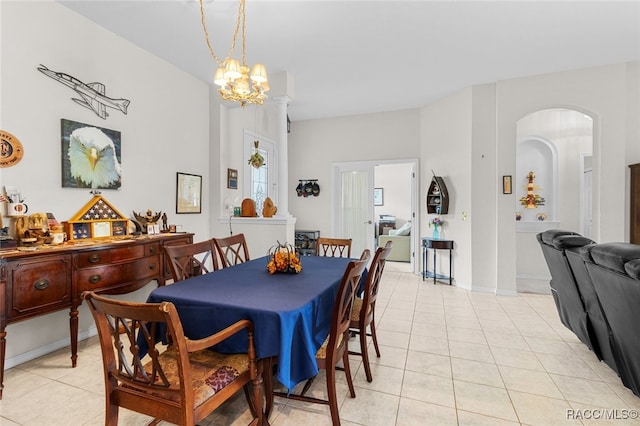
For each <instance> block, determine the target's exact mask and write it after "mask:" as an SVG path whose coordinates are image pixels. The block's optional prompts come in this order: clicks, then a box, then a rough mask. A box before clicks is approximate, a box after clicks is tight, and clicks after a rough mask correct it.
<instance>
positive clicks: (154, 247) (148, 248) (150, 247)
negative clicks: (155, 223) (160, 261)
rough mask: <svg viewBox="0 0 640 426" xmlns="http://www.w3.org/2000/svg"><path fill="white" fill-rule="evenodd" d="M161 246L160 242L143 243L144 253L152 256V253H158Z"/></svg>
mask: <svg viewBox="0 0 640 426" xmlns="http://www.w3.org/2000/svg"><path fill="white" fill-rule="evenodd" d="M161 250H162V247H161V246H160V243H151V244H145V245H144V255H145V256H153V255H154V254H160V251H161Z"/></svg>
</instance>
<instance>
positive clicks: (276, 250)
mask: <svg viewBox="0 0 640 426" xmlns="http://www.w3.org/2000/svg"><path fill="white" fill-rule="evenodd" d="M267 271H268V272H269V273H270V274H275V273H276V272H288V273H292V274H297V273H298V272H300V271H302V263H301V262H300V256H298V254H297V253H296V251H295V249H294V248H293V246H292V245H291V244H288V243H284V244H281V243H280V241H278V244H276V245H275V246H273V247H271V248H270V249H269V263H267Z"/></svg>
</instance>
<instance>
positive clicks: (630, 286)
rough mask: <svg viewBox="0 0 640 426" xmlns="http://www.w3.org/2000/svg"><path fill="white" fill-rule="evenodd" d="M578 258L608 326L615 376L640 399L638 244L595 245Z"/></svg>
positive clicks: (639, 268)
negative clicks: (616, 373)
mask: <svg viewBox="0 0 640 426" xmlns="http://www.w3.org/2000/svg"><path fill="white" fill-rule="evenodd" d="M582 255H583V259H584V261H585V264H586V267H587V270H588V272H589V276H590V277H591V282H592V283H593V287H594V289H595V292H596V294H597V296H598V300H599V301H600V303H601V305H602V309H603V312H604V314H605V317H606V319H607V321H608V324H609V326H610V327H611V332H612V335H613V352H614V355H615V357H616V360H617V365H618V374H619V375H620V378H621V379H622V383H624V385H625V386H627V387H628V388H630V389H631V390H632V391H633V393H634V394H636V395H638V396H640V245H635V244H629V243H603V244H596V245H595V246H593V247H591V248H590V249H589V250H584V251H583V252H582Z"/></svg>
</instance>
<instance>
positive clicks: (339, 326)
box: [265, 250, 370, 426]
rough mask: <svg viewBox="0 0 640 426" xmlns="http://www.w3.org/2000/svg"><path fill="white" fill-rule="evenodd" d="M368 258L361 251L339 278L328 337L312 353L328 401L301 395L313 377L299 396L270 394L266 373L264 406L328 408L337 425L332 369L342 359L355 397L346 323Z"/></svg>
mask: <svg viewBox="0 0 640 426" xmlns="http://www.w3.org/2000/svg"><path fill="white" fill-rule="evenodd" d="M369 258H370V252H369V250H364V251H363V253H362V256H361V257H360V260H352V261H351V262H349V264H348V265H347V268H346V270H345V271H344V275H343V276H342V281H341V282H340V287H339V289H338V295H337V297H336V302H335V304H334V306H333V313H332V315H331V328H330V329H329V336H327V338H326V339H325V341H324V343H323V344H322V346H320V349H318V351H317V352H316V363H317V365H318V369H320V370H325V372H326V377H327V396H328V399H326V400H324V399H319V398H314V397H311V396H307V395H305V394H306V392H307V391H308V390H309V388H310V387H311V384H312V383H313V380H314V378H311V379H309V380H308V381H307V382H306V383H305V384H304V387H303V388H302V391H301V392H300V393H299V394H294V393H293V392H291V393H287V392H276V391H273V383H272V382H273V378H272V377H271V376H270V375H269V374H266V375H265V388H266V393H267V398H271V400H270V401H268V402H267V405H269V406H271V405H273V396H274V395H275V396H279V397H284V398H289V399H295V400H298V401H306V402H313V403H318V404H324V405H328V406H329V410H330V411H331V421H332V423H333V425H334V426H337V425H340V415H339V413H338V399H337V395H336V366H337V364H338V363H339V362H340V360H342V364H343V366H342V368H341V369H344V372H345V375H346V378H347V384H348V385H349V393H350V395H351V398H355V397H356V392H355V389H354V387H353V380H352V378H351V369H350V367H349V348H348V343H349V324H350V319H351V311H352V308H353V303H354V300H355V297H356V292H357V291H358V287H359V285H360V278H361V276H362V274H363V273H364V270H365V268H366V266H367V262H369Z"/></svg>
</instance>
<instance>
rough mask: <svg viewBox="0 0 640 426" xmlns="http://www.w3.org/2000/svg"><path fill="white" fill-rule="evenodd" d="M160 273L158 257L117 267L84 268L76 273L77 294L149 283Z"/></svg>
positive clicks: (121, 264) (146, 258)
mask: <svg viewBox="0 0 640 426" xmlns="http://www.w3.org/2000/svg"><path fill="white" fill-rule="evenodd" d="M159 271H160V256H159V255H156V256H150V257H145V258H144V259H139V260H136V261H133V262H127V263H120V264H117V265H104V266H97V267H95V268H84V269H80V270H78V271H76V273H75V276H76V283H77V286H78V292H80V293H81V292H83V291H85V290H96V291H100V290H104V289H106V288H114V287H117V286H119V285H125V284H129V283H131V282H133V281H139V280H144V281H146V282H149V281H150V280H152V279H153V278H155V277H157V276H158V274H159Z"/></svg>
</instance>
